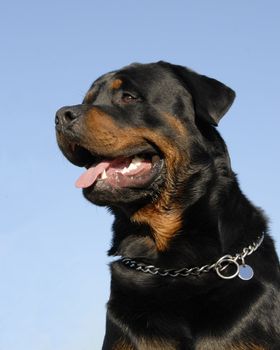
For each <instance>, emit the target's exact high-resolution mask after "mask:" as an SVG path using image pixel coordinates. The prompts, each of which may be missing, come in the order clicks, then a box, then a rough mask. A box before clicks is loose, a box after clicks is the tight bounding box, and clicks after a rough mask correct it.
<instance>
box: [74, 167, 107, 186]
mask: <svg viewBox="0 0 280 350" xmlns="http://www.w3.org/2000/svg"><path fill="white" fill-rule="evenodd" d="M109 166H110V163H109V162H101V163H99V164H97V165H96V166H91V167H90V168H89V169H88V170H87V171H86V172H84V173H83V174H82V175H81V176H80V177H79V178H78V180H77V181H76V183H75V185H76V187H78V188H87V187H89V186H91V185H93V184H94V182H95V180H96V179H97V177H98V176H99V175H100V174H102V172H103V170H106V169H108V168H109Z"/></svg>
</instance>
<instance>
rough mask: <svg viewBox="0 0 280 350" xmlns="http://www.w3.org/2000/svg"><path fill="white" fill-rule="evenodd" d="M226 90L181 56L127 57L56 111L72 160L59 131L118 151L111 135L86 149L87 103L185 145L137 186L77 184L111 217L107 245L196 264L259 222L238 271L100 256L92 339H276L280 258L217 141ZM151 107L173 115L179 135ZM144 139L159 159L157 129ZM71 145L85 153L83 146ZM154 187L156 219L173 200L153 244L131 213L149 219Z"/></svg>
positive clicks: (109, 347)
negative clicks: (97, 324) (250, 272)
mask: <svg viewBox="0 0 280 350" xmlns="http://www.w3.org/2000/svg"><path fill="white" fill-rule="evenodd" d="M118 78H119V79H121V81H122V85H121V87H120V88H118V89H115V90H114V91H113V92H112V91H111V90H110V88H109V87H110V84H111V83H112V81H113V80H114V79H118ZM128 92H129V94H131V95H133V100H131V103H130V102H129V103H127V99H125V97H124V96H126V95H125V94H127V93H128ZM89 96H90V97H89ZM234 96H235V94H234V92H233V91H232V90H231V89H230V88H228V87H226V86H225V85H224V84H222V83H220V82H218V81H216V80H214V79H210V78H208V77H205V76H202V75H199V74H197V73H195V72H193V71H191V70H189V69H187V68H184V67H181V66H175V65H171V64H169V63H166V62H158V63H153V64H145V65H140V64H133V65H131V66H128V67H125V68H123V69H122V70H120V71H115V72H111V73H108V74H107V75H105V76H102V77H101V78H100V79H98V80H97V81H96V82H95V83H94V84H93V85H92V87H91V89H90V90H89V93H88V95H87V97H86V98H85V101H84V102H83V104H82V105H78V106H74V107H64V108H63V109H61V110H60V111H59V112H58V114H57V133H58V142H59V146H60V148H61V150H62V151H63V153H64V154H65V155H66V157H67V158H68V159H69V160H70V161H72V162H73V163H74V164H77V165H83V164H82V163H85V161H83V159H82V160H81V153H80V154H73V153H71V151H70V150H69V147H68V142H69V143H71V142H76V143H78V144H79V145H82V146H83V147H84V148H85V149H87V150H89V151H90V152H91V154H93V156H94V157H95V158H96V157H97V158H98V159H99V158H100V157H101V158H102V157H104V156H106V157H109V156H111V157H112V158H113V157H116V156H118V155H117V154H115V153H114V146H112V149H111V150H108V149H106V152H105V149H104V152H105V154H97V152H96V151H95V145H93V144H90V143H89V142H88V141H85V140H88V135H87V134H86V136H85V135H84V134H83V130H85V127H84V124H83V123H85V121H84V115H85V114H86V113H88V111H89V110H91V109H95V108H98V109H99V110H102V112H104V113H106V115H109V116H110V118H112V120H114V123H115V125H118V126H119V125H121V127H122V128H127V127H129V128H133V129H135V130H138V129H139V130H140V128H142V129H143V128H144V129H145V130H152V131H153V132H155V133H156V134H158V135H160V136H161V137H162V138H164V139H168V140H170V148H169V152H171V151H172V150H173V151H174V152H175V151H178V154H187V155H188V157H186V158H185V159H188V160H187V161H186V160H185V161H184V162H183V163H180V166H178V163H176V162H175V163H174V164H177V165H176V169H169V168H168V166H169V165H168V164H170V162H169V163H168V162H167V161H165V164H164V167H163V169H162V170H161V173H160V176H159V177H158V178H157V179H155V181H154V182H153V183H151V184H148V185H147V187H145V188H142V189H133V188H130V189H112V188H109V189H108V188H107V187H102V188H101V189H100V190H99V189H98V188H97V187H98V186H95V187H93V188H92V187H91V188H89V189H85V190H84V194H85V196H86V197H87V198H88V199H89V200H90V201H92V202H94V203H96V204H99V205H106V206H107V207H108V208H110V210H111V212H112V213H113V214H114V216H115V222H114V224H113V233H114V235H113V241H112V247H111V249H110V251H109V255H115V256H126V257H131V258H134V259H136V260H139V261H141V262H143V263H146V264H152V265H155V266H157V267H162V268H181V267H193V266H203V265H206V264H209V263H213V262H215V261H217V260H218V259H219V258H220V257H222V256H223V255H225V254H231V255H235V253H239V252H242V249H243V248H244V247H247V246H248V245H250V244H252V243H253V242H255V241H256V240H257V237H259V236H260V235H261V234H262V232H264V233H265V238H264V242H263V243H262V245H261V246H260V247H259V249H258V250H257V251H256V252H254V253H253V254H252V255H250V256H249V257H247V258H246V263H248V264H250V265H251V266H252V267H253V269H254V272H255V274H254V277H253V278H252V279H251V280H249V281H243V280H241V279H239V278H238V277H236V278H234V279H232V280H223V279H221V278H220V277H218V276H217V274H216V273H215V272H214V271H210V272H208V273H205V274H201V275H200V276H189V277H176V278H175V277H174V278H173V277H161V276H158V275H151V274H146V273H143V272H140V271H136V270H133V269H130V268H128V267H126V266H124V265H123V264H122V263H121V262H120V261H116V262H114V263H112V264H111V272H112V283H111V297H110V300H109V302H108V313H107V326H106V335H105V339H104V344H103V350H113V349H115V350H118V349H123V350H125V349H139V350H141V349H181V350H183V349H185V350H191V349H193V350H210V349H211V350H212V349H214V350H220V349H226V350H230V349H232V350H235V349H236V350H238V349H240V350H241V349H244V350H246V349H248V350H250V349H251V350H254V349H255V350H261V349H266V350H276V349H280V268H279V261H278V258H277V255H276V253H275V249H274V244H273V241H272V239H271V238H270V236H269V234H268V233H267V231H268V229H267V223H266V218H265V217H264V215H263V213H262V211H261V210H260V209H258V208H256V207H255V206H254V205H253V204H252V203H251V202H250V201H249V200H248V199H247V198H246V197H245V195H244V194H243V193H242V192H241V190H240V188H239V185H238V182H237V179H236V176H235V174H234V172H233V171H232V169H231V164H230V158H229V155H228V152H227V148H226V145H225V143H224V141H223V139H222V138H221V136H220V135H219V133H218V132H217V130H216V128H215V126H217V124H218V122H219V120H220V119H221V118H222V116H223V115H224V114H225V113H226V111H227V110H228V108H229V107H230V105H231V103H232V102H233V99H234ZM125 101H126V102H125ZM66 112H68V116H71V117H69V118H68V119H67V118H66V117H65V115H66ZM69 113H70V114H69ZM71 113H72V114H71ZM163 114H165V115H171V116H172V117H171V119H172V118H174V119H172V120H175V119H176V120H177V121H178V122H179V123H180V124H179V125H180V126H181V127H182V128H184V129H185V130H186V134H185V138H183V137H182V134H181V135H179V134H178V130H175V129H172V128H171V125H172V123H171V122H170V123H168V122H167V121H166V117H163ZM66 119H67V120H66ZM88 132H89V131H88V130H87V131H86V132H85V133H88ZM96 132H98V130H96ZM61 135H62V136H63V138H62V136H61ZM141 137H143V136H141ZM131 142H132V143H133V140H132V141H131ZM145 142H146V147H147V149H148V150H149V151H150V150H151V149H153V150H154V151H156V152H157V153H158V154H159V155H160V156H161V158H162V159H165V160H166V159H167V157H168V156H169V155H168V156H167V151H166V150H165V149H162V144H161V143H160V142H159V143H158V141H157V139H155V140H153V139H152V140H151V138H149V139H147V140H145ZM128 151H129V150H124V152H128ZM141 151H142V150H141ZM83 152H84V153H83V156H85V154H87V153H86V152H87V151H84V150H83ZM110 152H111V153H110ZM175 153H176V152H175ZM175 153H174V154H175ZM176 154H177V153H176ZM178 154H177V155H174V157H175V158H176V157H178ZM125 155H126V154H125ZM86 156H87V155H86ZM86 156H85V157H86ZM175 160H176V159H175ZM171 163H172V162H171ZM170 174H171V175H170ZM164 191H165V192H166V193H167V198H168V200H166V202H165V206H162V207H161V208H160V211H159V213H160V214H158V212H157V213H156V214H157V215H162V219H163V220H165V218H166V216H168V215H173V212H174V211H175V210H177V208H180V213H181V214H180V219H181V224H180V227H179V228H178V229H177V230H176V232H173V233H172V235H171V237H170V239H169V240H168V244H167V245H166V246H165V249H159V248H158V246H157V236H158V235H159V233H158V232H157V228H155V227H154V226H153V222H149V221H147V220H146V221H143V222H141V220H140V221H139V220H138V221H137V220H134V219H132V218H133V216H134V215H135V213H137V212H138V211H140V210H141V209H142V208H145V207H146V206H149V205H150V207H151V220H152V218H153V215H154V213H155V212H156V211H157V210H158V207H156V206H155V207H153V203H158V201H159V200H160V199H161V196H163V193H164ZM157 217H158V216H157ZM171 226H172V225H171V224H170V227H171ZM170 229H171V228H170Z"/></svg>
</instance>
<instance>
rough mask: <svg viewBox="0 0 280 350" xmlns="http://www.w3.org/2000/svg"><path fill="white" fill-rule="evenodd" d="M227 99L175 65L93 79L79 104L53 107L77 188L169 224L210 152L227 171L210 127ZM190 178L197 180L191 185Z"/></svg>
mask: <svg viewBox="0 0 280 350" xmlns="http://www.w3.org/2000/svg"><path fill="white" fill-rule="evenodd" d="M233 99H234V92H233V91H232V90H231V89H230V88H228V87H226V86H225V85H223V84H222V83H220V82H218V81H216V80H214V79H210V78H208V77H206V76H202V75H199V74H197V73H195V72H193V71H191V70H189V69H187V68H184V67H182V66H176V65H171V64H169V63H165V62H158V63H151V64H132V65H130V66H127V67H125V68H123V69H121V70H118V71H114V72H111V73H108V74H106V75H104V76H102V77H100V78H99V79H97V80H96V81H95V82H94V83H93V85H92V86H91V88H90V89H89V91H88V92H87V94H86V96H85V98H84V101H83V102H82V104H80V105H76V106H70V107H69V106H67V107H63V108H61V109H60V110H59V111H58V112H57V114H56V134H57V141H58V145H59V147H60V149H61V151H62V152H63V154H64V155H65V156H66V158H67V159H68V160H69V161H71V162H72V163H73V164H75V165H78V166H80V167H85V168H86V169H87V170H86V172H85V173H84V174H82V175H81V177H80V178H79V179H78V180H77V182H76V186H77V187H80V188H83V193H84V195H85V197H86V198H87V199H88V200H90V201H91V202H93V203H95V204H98V205H106V206H109V207H111V208H116V207H121V208H125V209H126V210H128V211H129V210H131V211H132V212H133V214H131V215H132V217H133V219H134V220H135V221H138V222H140V221H141V222H151V220H154V222H155V224H156V225H157V224H158V225H160V224H161V223H160V222H158V223H157V221H158V220H162V219H158V220H157V214H156V213H162V211H164V210H167V211H168V215H169V226H170V216H174V220H173V221H174V229H175V226H178V225H179V222H180V216H181V214H180V213H181V212H182V210H184V206H185V204H186V202H187V201H190V200H191V199H193V200H195V198H196V197H197V196H198V194H199V193H204V192H205V190H206V186H207V183H208V182H209V181H211V176H210V175H211V174H210V175H209V176H208V175H207V174H208V173H209V168H211V166H212V165H213V164H214V162H215V161H216V159H217V157H218V156H217V154H220V155H221V154H222V157H221V156H220V158H223V157H224V158H223V161H222V163H223V164H222V165H219V166H220V168H223V169H225V168H227V164H228V159H226V158H227V157H226V148H225V145H224V143H223V142H222V140H221V139H220V138H219V136H218V134H217V133H216V131H215V128H214V127H213V125H217V124H218V122H219V120H220V118H221V117H222V116H223V115H224V113H225V112H226V111H227V110H228V108H229V107H230V105H231V103H232V102H233ZM213 140H214V142H213ZM218 158H219V157H218ZM216 168H217V164H216ZM206 169H207V173H206ZM223 171H224V170H223ZM195 177H196V178H201V177H203V178H204V180H203V184H202V183H200V184H199V186H194V182H196V181H197V179H195ZM190 184H191V185H190ZM182 193H184V195H182ZM186 196H187V197H188V198H187V199H186ZM175 213H176V214H175ZM159 217H161V216H159ZM171 221H172V220H171Z"/></svg>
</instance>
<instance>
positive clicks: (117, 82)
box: [111, 79, 123, 90]
mask: <svg viewBox="0 0 280 350" xmlns="http://www.w3.org/2000/svg"><path fill="white" fill-rule="evenodd" d="M122 84H123V81H122V80H121V79H115V80H114V81H113V82H112V84H111V89H113V90H116V89H119V88H120V87H121V86H122Z"/></svg>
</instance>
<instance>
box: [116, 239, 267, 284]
mask: <svg viewBox="0 0 280 350" xmlns="http://www.w3.org/2000/svg"><path fill="white" fill-rule="evenodd" d="M263 239H264V233H262V235H261V236H260V237H258V239H257V240H256V242H254V243H252V244H251V245H249V246H248V247H246V248H243V250H242V253H237V254H235V255H234V256H232V255H224V256H223V257H221V258H220V259H219V260H218V261H217V262H215V263H214V264H211V265H210V264H209V265H204V266H202V267H191V268H188V267H183V268H180V269H163V268H160V267H156V266H154V265H146V264H144V263H139V262H137V261H135V260H133V259H131V258H128V257H123V258H122V259H121V262H122V263H123V264H124V265H126V266H127V267H129V268H131V269H135V270H137V271H142V272H144V273H149V274H151V275H159V276H162V277H166V276H168V277H178V276H181V277H188V276H200V275H201V274H204V273H207V272H210V271H212V270H216V272H217V273H218V272H222V271H224V270H225V269H226V268H227V267H228V266H229V265H230V264H235V265H237V264H238V261H240V262H241V264H242V265H244V264H245V258H246V257H247V256H249V255H251V254H252V253H253V252H255V251H256V250H257V249H258V248H259V246H260V245H261V244H262V242H263ZM218 275H219V276H220V277H222V276H221V275H220V274H219V273H218ZM233 277H235V276H233ZM229 278H231V277H229Z"/></svg>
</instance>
